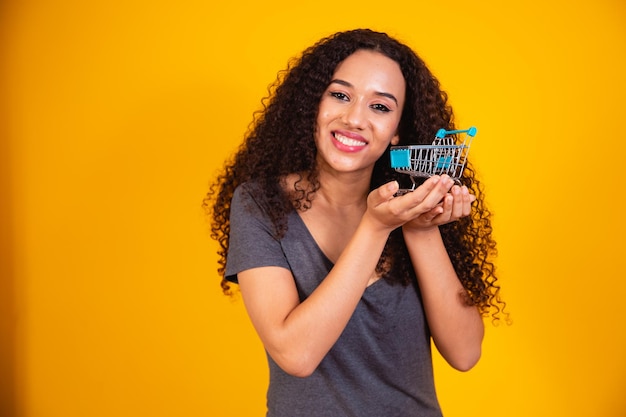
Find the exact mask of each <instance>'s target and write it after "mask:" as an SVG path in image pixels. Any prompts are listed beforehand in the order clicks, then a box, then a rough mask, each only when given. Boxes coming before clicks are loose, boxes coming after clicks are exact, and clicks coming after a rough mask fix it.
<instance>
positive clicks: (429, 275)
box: [403, 186, 484, 371]
mask: <svg viewBox="0 0 626 417" xmlns="http://www.w3.org/2000/svg"><path fill="white" fill-rule="evenodd" d="M474 199H475V197H474V196H472V195H470V194H469V192H468V191H467V188H465V187H463V188H461V187H457V186H455V187H452V189H451V193H450V194H448V195H447V196H446V197H445V198H444V201H443V204H442V205H441V206H440V207H438V208H436V209H435V210H433V211H432V212H431V213H429V214H426V215H424V216H422V219H418V220H416V221H413V222H411V223H407V224H406V225H405V226H404V227H403V233H404V238H405V241H406V244H407V247H408V250H409V254H410V256H411V260H412V263H413V265H414V268H415V272H416V274H417V279H418V283H419V287H420V291H421V293H422V300H423V303H424V309H425V312H426V317H427V320H428V324H429V327H430V330H431V334H432V337H433V341H434V343H435V346H437V349H438V350H439V352H440V353H441V354H442V356H443V357H444V358H445V359H446V361H447V362H448V363H449V364H450V365H451V366H452V367H454V368H455V369H458V370H461V371H467V370H469V369H471V368H472V367H473V366H474V365H475V364H476V363H477V362H478V360H479V359H480V354H481V344H482V339H483V335H484V324H483V321H482V318H481V317H480V314H479V312H478V309H477V308H476V307H475V306H470V305H468V304H467V302H466V298H465V296H466V291H465V289H464V288H463V285H462V284H461V282H460V281H459V279H458V276H457V274H456V272H455V270H454V267H453V266H452V263H451V261H450V258H449V256H448V254H447V252H446V248H445V246H444V243H443V240H442V238H441V234H440V232H439V227H438V225H439V224H443V223H447V222H450V221H454V220H457V219H459V218H461V217H464V216H467V215H469V213H470V209H471V203H472V202H473V201H474Z"/></svg>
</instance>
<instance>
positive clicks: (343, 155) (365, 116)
mask: <svg viewBox="0 0 626 417" xmlns="http://www.w3.org/2000/svg"><path fill="white" fill-rule="evenodd" d="M404 99H405V81H404V77H403V75H402V72H401V70H400V66H399V65H398V64H397V63H396V62H395V61H393V60H392V59H390V58H388V57H386V56H385V55H383V54H381V53H378V52H374V51H368V50H359V51H357V52H355V53H354V54H352V55H350V56H349V57H348V58H346V59H345V60H344V61H343V62H342V63H340V64H339V65H338V66H337V69H336V70H335V73H334V75H333V78H332V81H331V82H330V84H329V86H328V88H327V89H326V91H325V92H324V95H323V96H322V99H321V101H320V106H319V113H318V116H317V124H316V132H315V143H316V146H317V150H318V164H319V166H320V169H322V170H324V169H328V170H332V171H335V172H369V173H371V171H372V169H373V166H374V163H375V162H376V161H377V160H378V159H379V158H380V157H381V155H382V154H383V152H384V151H385V149H386V148H387V146H389V145H390V144H392V145H395V144H397V143H398V141H399V138H398V124H399V123H400V116H401V115H402V108H403V106H404Z"/></svg>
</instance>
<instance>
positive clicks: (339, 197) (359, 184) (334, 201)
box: [316, 171, 370, 209]
mask: <svg viewBox="0 0 626 417" xmlns="http://www.w3.org/2000/svg"><path fill="white" fill-rule="evenodd" d="M319 180H320V189H319V190H318V191H317V193H316V194H317V195H318V197H317V198H316V200H317V199H320V198H321V199H323V200H324V201H325V202H326V203H327V204H328V205H329V207H335V208H338V209H340V208H349V207H352V208H354V207H359V208H360V207H363V206H364V205H365V204H367V195H368V193H369V187H370V176H369V175H363V173H360V174H345V175H342V174H339V175H337V174H334V173H328V172H324V171H322V172H320V176H319Z"/></svg>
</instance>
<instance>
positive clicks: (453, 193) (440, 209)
mask: <svg viewBox="0 0 626 417" xmlns="http://www.w3.org/2000/svg"><path fill="white" fill-rule="evenodd" d="M474 201H476V196H475V195H473V194H471V193H470V192H469V190H468V189H467V187H466V186H464V185H463V186H459V185H453V186H452V188H451V189H450V191H449V192H448V193H447V194H446V195H445V196H444V198H443V199H442V200H441V203H439V204H438V205H437V207H435V208H433V209H432V210H430V211H428V212H426V213H422V214H420V215H418V216H417V217H416V218H414V219H413V220H411V221H410V222H407V223H405V224H404V226H403V228H404V230H405V231H406V230H415V229H429V228H432V227H434V226H440V225H442V224H446V223H450V222H454V221H457V220H459V219H460V218H462V217H466V216H469V215H470V212H471V209H472V203H473V202H474Z"/></svg>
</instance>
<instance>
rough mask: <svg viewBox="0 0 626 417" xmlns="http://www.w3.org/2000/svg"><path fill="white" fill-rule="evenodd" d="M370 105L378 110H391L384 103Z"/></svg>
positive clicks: (385, 111)
mask: <svg viewBox="0 0 626 417" xmlns="http://www.w3.org/2000/svg"><path fill="white" fill-rule="evenodd" d="M371 107H372V108H373V109H374V110H378V111H380V112H383V113H388V112H390V111H391V109H390V108H389V107H387V106H385V105H384V104H380V103H378V104H373V105H372V106H371Z"/></svg>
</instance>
